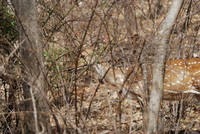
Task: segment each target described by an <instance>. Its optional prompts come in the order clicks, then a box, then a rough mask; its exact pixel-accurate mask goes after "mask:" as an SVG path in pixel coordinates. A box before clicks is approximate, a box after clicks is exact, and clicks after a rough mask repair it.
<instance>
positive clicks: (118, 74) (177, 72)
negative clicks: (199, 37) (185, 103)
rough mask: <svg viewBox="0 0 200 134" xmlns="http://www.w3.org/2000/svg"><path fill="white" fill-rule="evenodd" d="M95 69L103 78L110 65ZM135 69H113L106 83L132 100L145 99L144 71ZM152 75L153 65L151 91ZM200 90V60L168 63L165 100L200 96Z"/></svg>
mask: <svg viewBox="0 0 200 134" xmlns="http://www.w3.org/2000/svg"><path fill="white" fill-rule="evenodd" d="M94 68H95V70H96V72H97V73H98V74H99V76H101V77H102V76H103V75H104V74H105V73H106V71H107V69H108V68H109V67H108V65H100V64H97V65H95V67H94ZM134 68H135V67H134V66H133V67H131V68H129V69H127V70H125V71H122V70H120V69H115V68H114V69H112V68H111V69H110V70H109V71H108V72H107V74H106V76H105V82H106V83H107V84H110V85H113V86H114V87H117V88H119V89H121V88H123V89H122V91H123V93H124V94H126V93H127V92H129V95H131V96H132V98H135V97H136V96H140V97H144V88H143V85H144V84H143V83H144V82H143V77H142V71H141V70H142V69H141V67H138V69H137V70H135V71H136V73H133V69H134ZM131 71H132V73H131V75H130V77H129V78H128V79H127V80H126V77H127V75H128V74H129V73H130V72H131ZM151 74H152V65H151V66H150V67H149V69H148V75H149V79H150V87H149V89H151V86H152V85H151V80H152V76H151ZM124 82H125V84H124ZM199 88H200V58H190V59H177V60H169V61H167V62H166V65H165V71H164V85H163V90H164V95H163V98H164V99H171V98H173V97H174V95H178V94H179V95H180V94H188V93H189V94H200V89H199Z"/></svg>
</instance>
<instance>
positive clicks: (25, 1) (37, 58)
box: [12, 0, 51, 134]
mask: <svg viewBox="0 0 200 134" xmlns="http://www.w3.org/2000/svg"><path fill="white" fill-rule="evenodd" d="M12 4H13V6H14V9H15V13H16V16H17V19H18V26H19V27H18V28H19V34H20V37H19V40H20V41H23V40H24V43H23V44H22V46H21V49H20V54H21V62H22V65H23V71H24V72H23V77H24V83H23V90H24V99H25V101H24V110H25V111H29V112H25V113H24V114H25V115H24V117H25V119H24V123H25V124H24V131H25V133H26V134H32V133H39V132H40V131H43V132H44V133H48V134H49V133H51V132H50V122H49V115H48V114H47V113H48V109H49V108H48V104H47V100H46V98H45V97H46V95H45V88H46V82H45V78H44V73H45V68H44V64H43V54H42V53H43V49H42V48H43V47H42V43H41V39H40V34H39V33H40V32H39V26H38V23H37V15H38V14H37V8H36V1H35V0H13V1H12Z"/></svg>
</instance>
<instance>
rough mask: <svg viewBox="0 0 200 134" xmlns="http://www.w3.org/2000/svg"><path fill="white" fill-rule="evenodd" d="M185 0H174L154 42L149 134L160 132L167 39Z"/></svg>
mask: <svg viewBox="0 0 200 134" xmlns="http://www.w3.org/2000/svg"><path fill="white" fill-rule="evenodd" d="M182 3H183V0H173V2H172V5H171V7H170V9H169V12H168V14H167V16H166V18H165V20H164V21H163V23H162V24H161V27H160V29H159V31H158V34H157V36H156V37H155V42H154V44H155V45H157V50H156V57H155V61H154V65H153V80H152V92H151V95H150V102H149V114H148V117H149V121H148V124H147V134H158V133H159V132H158V117H159V110H160V103H161V99H162V91H163V90H162V89H163V72H164V63H165V58H166V50H167V41H168V39H169V35H170V32H171V29H172V27H173V25H174V23H175V21H176V18H177V16H178V13H179V10H180V8H181V5H182Z"/></svg>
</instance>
